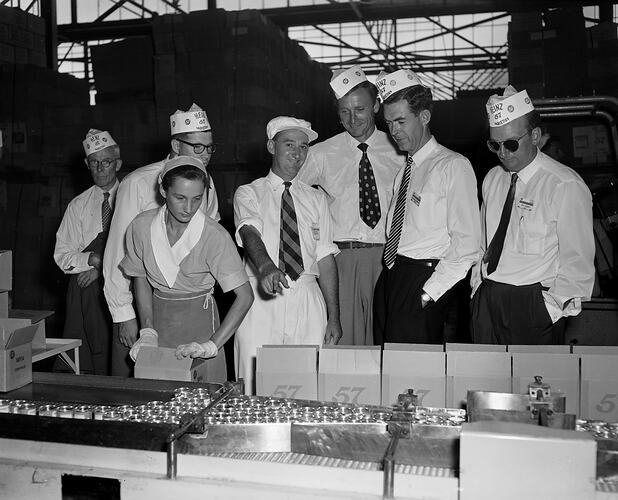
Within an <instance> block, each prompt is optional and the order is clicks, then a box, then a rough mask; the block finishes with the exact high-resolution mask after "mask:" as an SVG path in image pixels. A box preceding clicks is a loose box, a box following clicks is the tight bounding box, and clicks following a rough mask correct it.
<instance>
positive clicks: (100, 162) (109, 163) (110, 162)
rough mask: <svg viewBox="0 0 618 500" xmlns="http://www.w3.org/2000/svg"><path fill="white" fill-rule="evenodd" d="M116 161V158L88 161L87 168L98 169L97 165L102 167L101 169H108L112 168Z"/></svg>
mask: <svg viewBox="0 0 618 500" xmlns="http://www.w3.org/2000/svg"><path fill="white" fill-rule="evenodd" d="M116 160H118V158H114V159H113V160H108V159H105V160H95V159H88V166H89V167H90V168H99V165H100V166H102V167H103V168H109V167H110V166H112V165H113V164H115V163H116Z"/></svg>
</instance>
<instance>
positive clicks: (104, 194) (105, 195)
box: [103, 191, 109, 201]
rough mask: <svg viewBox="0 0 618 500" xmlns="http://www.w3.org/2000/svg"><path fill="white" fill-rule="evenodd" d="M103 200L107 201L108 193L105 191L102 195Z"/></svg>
mask: <svg viewBox="0 0 618 500" xmlns="http://www.w3.org/2000/svg"><path fill="white" fill-rule="evenodd" d="M103 200H104V201H107V200H109V193H108V192H107V191H105V192H104V193H103Z"/></svg>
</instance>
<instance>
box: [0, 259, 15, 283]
mask: <svg viewBox="0 0 618 500" xmlns="http://www.w3.org/2000/svg"><path fill="white" fill-rule="evenodd" d="M12 289H13V252H11V251H10V250H0V290H12Z"/></svg>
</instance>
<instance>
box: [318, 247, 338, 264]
mask: <svg viewBox="0 0 618 500" xmlns="http://www.w3.org/2000/svg"><path fill="white" fill-rule="evenodd" d="M339 252H340V250H339V247H338V246H337V245H335V244H334V243H330V244H328V245H321V246H319V247H318V248H316V255H315V261H316V262H320V261H321V260H322V259H323V258H324V257H327V256H328V255H332V256H333V257H334V256H336V255H338V254H339Z"/></svg>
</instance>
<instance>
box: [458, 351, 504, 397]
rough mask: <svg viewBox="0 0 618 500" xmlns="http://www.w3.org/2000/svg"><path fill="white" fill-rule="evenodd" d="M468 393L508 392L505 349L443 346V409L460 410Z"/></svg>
mask: <svg viewBox="0 0 618 500" xmlns="http://www.w3.org/2000/svg"><path fill="white" fill-rule="evenodd" d="M469 390H477V391H492V392H511V358H510V356H509V354H508V353H507V352H506V346H504V345H488V344H450V343H447V344H446V406H447V407H449V408H460V407H462V406H463V405H464V403H465V402H466V400H467V397H468V391H469Z"/></svg>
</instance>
